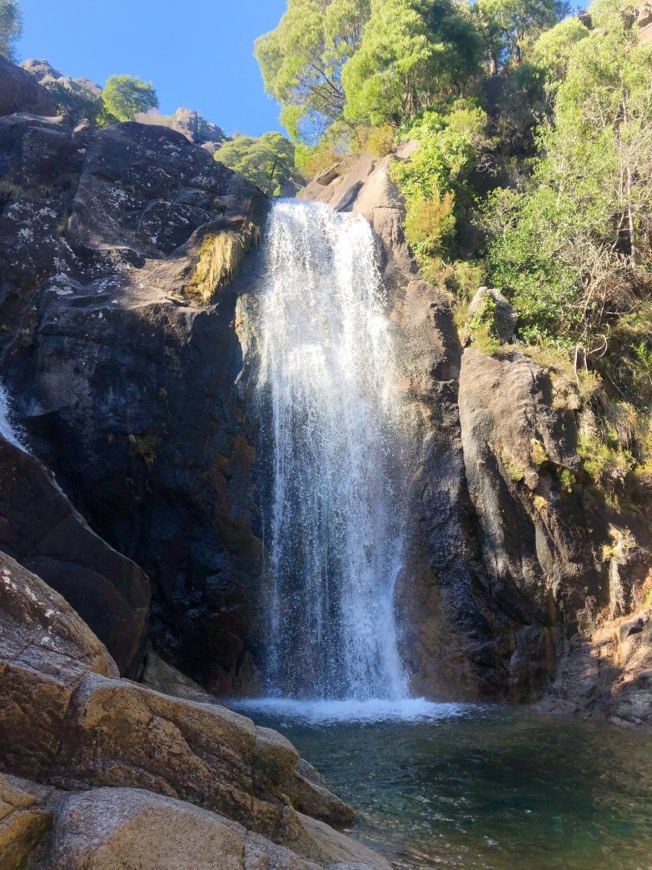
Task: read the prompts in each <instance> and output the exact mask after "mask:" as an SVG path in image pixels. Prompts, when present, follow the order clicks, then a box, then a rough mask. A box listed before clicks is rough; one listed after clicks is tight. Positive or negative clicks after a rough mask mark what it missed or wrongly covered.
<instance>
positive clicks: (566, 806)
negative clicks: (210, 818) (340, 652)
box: [242, 701, 652, 870]
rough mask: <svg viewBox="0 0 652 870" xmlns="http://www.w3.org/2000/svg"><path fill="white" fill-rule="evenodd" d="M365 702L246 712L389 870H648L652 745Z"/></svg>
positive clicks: (592, 728) (445, 708)
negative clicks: (344, 814)
mask: <svg viewBox="0 0 652 870" xmlns="http://www.w3.org/2000/svg"><path fill="white" fill-rule="evenodd" d="M374 703H375V702H367V703H366V704H362V705H357V706H356V705H353V707H351V706H349V708H348V709H345V708H344V707H343V706H342V704H344V705H346V704H349V705H350V704H351V702H342V703H340V704H339V706H338V705H335V706H333V705H332V704H329V703H327V702H314V703H312V704H308V705H301V704H297V703H295V702H281V704H279V703H278V702H270V701H267V702H262V704H261V703H259V704H258V705H257V706H256V709H252V708H251V707H248V708H245V709H243V710H242V712H245V713H246V714H247V715H250V716H253V718H254V719H255V720H256V721H257V722H258V723H259V724H265V725H269V726H271V727H274V728H277V729H278V730H279V731H281V732H282V733H283V734H285V735H286V736H287V737H288V738H289V739H290V740H291V741H292V742H293V743H294V744H295V745H296V746H297V748H298V749H299V751H300V752H301V753H302V754H303V756H304V757H305V758H307V759H308V760H309V761H310V762H312V763H313V764H314V765H315V766H316V767H317V768H318V769H319V770H320V771H321V772H322V773H323V774H324V775H325V776H326V778H327V780H328V782H329V785H330V787H331V788H332V789H333V790H334V791H336V792H337V793H338V794H339V795H340V796H341V797H343V798H344V799H345V800H347V801H349V802H350V803H352V804H353V805H354V806H356V807H357V808H358V809H359V810H360V811H361V815H360V818H359V819H358V821H357V822H356V823H355V826H354V827H353V828H352V829H351V831H352V833H354V834H355V836H356V837H358V838H359V839H362V840H363V841H364V842H366V843H367V844H368V845H370V846H372V847H373V848H375V849H376V850H377V851H380V852H382V853H383V854H385V855H386V856H387V858H388V859H389V860H390V861H391V862H392V863H393V864H394V866H395V867H397V868H429V867H435V868H436V867H455V868H457V867H464V868H500V870H503V868H518V870H539V868H548V867H555V868H557V867H558V868H569V870H602V868H604V870H619V868H623V870H634V868H641V870H649V868H651V867H652V736H650V735H646V734H644V733H642V732H637V731H627V730H622V729H619V728H615V727H613V726H609V725H604V724H601V723H596V722H584V721H581V720H579V719H565V718H559V717H547V716H539V715H535V714H532V713H529V712H523V711H518V710H516V711H515V710H509V709H505V708H500V707H474V706H462V705H427V704H426V703H425V702H417V701H410V702H403V703H407V704H408V705H411V706H409V707H406V708H405V709H404V710H403V713H402V714H401V711H400V709H399V707H400V705H398V706H397V705H394V706H393V707H392V705H391V704H390V705H388V704H387V702H381V705H382V704H385V705H386V706H385V708H384V709H382V707H381V708H379V709H376V710H375V711H374V710H373V709H372V708H373V704H374ZM424 705H425V706H424ZM428 708H430V710H429V709H428ZM347 716H348V718H347ZM351 717H352V718H351Z"/></svg>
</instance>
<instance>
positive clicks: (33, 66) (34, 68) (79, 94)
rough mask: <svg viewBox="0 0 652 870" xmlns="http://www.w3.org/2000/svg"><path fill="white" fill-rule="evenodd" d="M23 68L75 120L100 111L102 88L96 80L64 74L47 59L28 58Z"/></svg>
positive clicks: (95, 114)
mask: <svg viewBox="0 0 652 870" xmlns="http://www.w3.org/2000/svg"><path fill="white" fill-rule="evenodd" d="M23 69H24V70H26V72H28V73H29V74H30V75H31V76H33V77H34V78H35V79H36V81H37V82H38V83H39V84H40V85H41V86H42V87H43V88H44V89H45V90H46V91H47V92H48V93H49V94H50V97H51V99H52V101H53V102H54V104H55V106H56V107H57V108H58V109H59V110H63V111H64V112H68V113H69V114H70V115H71V117H72V118H74V119H75V120H77V121H79V120H81V119H83V118H95V117H96V116H97V114H98V112H99V111H100V109H101V99H102V88H101V87H100V86H99V85H96V84H95V82H92V81H90V80H89V79H79V78H76V79H74V78H71V77H70V76H64V75H62V73H60V72H59V71H58V70H56V69H55V68H54V67H53V66H52V65H51V64H50V63H48V61H47V60H26V61H25V63H24V64H23ZM34 114H40V113H34ZM52 114H55V113H54V112H53V113H52Z"/></svg>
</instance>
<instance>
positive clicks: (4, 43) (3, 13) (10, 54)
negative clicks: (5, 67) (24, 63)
mask: <svg viewBox="0 0 652 870" xmlns="http://www.w3.org/2000/svg"><path fill="white" fill-rule="evenodd" d="M22 32H23V13H22V10H21V8H20V3H19V2H18V0H0V54H2V55H4V56H5V57H7V58H9V60H15V59H16V56H15V51H14V50H15V46H16V43H17V42H18V40H19V39H20V35H21V33H22Z"/></svg>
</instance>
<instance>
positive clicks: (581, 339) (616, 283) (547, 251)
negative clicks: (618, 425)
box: [489, 4, 652, 354]
mask: <svg viewBox="0 0 652 870" xmlns="http://www.w3.org/2000/svg"><path fill="white" fill-rule="evenodd" d="M606 7H607V4H603V8H605V9H606V12H605V14H607V13H608V12H609V10H608V8H606ZM611 8H612V9H613V4H611ZM591 11H592V13H593V12H594V8H593V7H592V9H591ZM599 11H600V10H598V12H599ZM607 25H608V26H601V27H599V29H598V28H597V27H596V29H595V30H593V31H591V32H590V33H589V34H588V35H587V36H585V37H584V38H582V39H581V40H579V41H577V42H576V43H575V45H574V46H573V47H572V49H571V50H570V51H569V54H568V61H567V74H566V78H565V79H564V80H563V82H562V83H561V84H560V85H559V87H558V90H557V96H556V102H555V113H554V118H553V123H546V124H544V126H543V129H542V132H541V136H540V153H541V155H542V156H541V158H540V159H539V161H538V162H537V164H536V167H535V172H534V175H533V178H532V181H531V183H530V185H529V187H528V188H527V189H526V190H525V191H523V192H522V193H520V194H514V193H511V192H506V191H502V192H499V193H497V194H496V195H494V198H493V202H492V208H491V209H490V215H491V220H493V221H494V225H493V227H492V229H493V231H494V236H495V239H494V242H493V244H492V246H491V249H490V252H489V255H490V262H491V264H492V270H493V271H492V276H491V277H492V281H493V282H494V283H496V285H497V286H500V287H501V288H502V289H504V290H505V292H506V293H507V294H508V295H509V296H510V297H511V298H512V299H513V301H514V302H515V304H516V307H517V309H518V311H519V322H520V331H521V335H522V337H524V338H525V339H526V340H528V341H537V340H538V339H541V338H542V339H544V340H546V341H552V342H557V343H559V344H562V345H563V344H566V345H571V346H572V345H576V346H581V347H582V348H583V349H584V353H586V354H591V352H595V353H596V354H599V353H604V351H605V349H606V347H607V341H608V335H609V332H610V328H611V324H612V323H613V322H614V320H615V319H616V318H617V317H618V316H619V315H621V314H623V313H624V312H629V311H632V310H634V309H635V308H636V306H637V305H638V304H639V301H640V299H641V298H643V297H644V296H645V295H646V294H649V292H650V290H651V289H652V287H651V281H650V277H649V276H650V272H651V271H652V253H651V252H650V248H649V239H650V230H651V229H652V227H651V226H650V211H651V210H652V182H651V180H650V179H652V94H651V93H650V86H649V84H650V81H652V48H651V47H650V46H642V45H640V44H639V42H638V39H637V34H636V32H633V31H631V30H627V29H626V27H625V26H624V23H623V20H622V19H621V18H620V16H618V15H612V16H610V17H609V20H608V22H607Z"/></svg>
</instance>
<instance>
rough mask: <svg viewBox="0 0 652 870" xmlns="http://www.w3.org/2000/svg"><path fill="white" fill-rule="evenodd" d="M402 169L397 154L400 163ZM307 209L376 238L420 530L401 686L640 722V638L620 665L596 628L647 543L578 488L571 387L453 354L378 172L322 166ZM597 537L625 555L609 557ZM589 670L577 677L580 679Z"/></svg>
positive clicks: (639, 570) (505, 313)
mask: <svg viewBox="0 0 652 870" xmlns="http://www.w3.org/2000/svg"><path fill="white" fill-rule="evenodd" d="M409 156H410V148H409V147H407V148H404V149H402V150H399V152H397V157H398V159H409ZM304 195H305V196H306V197H308V198H312V199H316V200H319V201H322V202H328V203H330V204H331V205H333V207H335V208H337V209H340V210H343V211H354V212H358V213H361V214H363V215H365V217H367V218H368V219H369V221H370V222H371V224H372V227H373V228H374V230H375V232H376V234H377V237H378V245H379V252H380V259H381V263H382V266H383V278H384V283H385V286H386V288H387V291H388V300H389V306H390V311H391V317H392V319H393V320H394V322H395V329H396V341H397V344H398V346H399V347H400V348H401V357H402V361H403V364H404V368H405V371H404V383H405V394H406V401H407V408H408V413H407V415H406V418H407V422H408V425H409V426H410V428H411V433H412V438H413V440H414V443H415V444H416V445H419V447H418V450H417V451H415V455H414V458H413V477H412V479H413V488H414V495H413V507H412V515H413V516H417V517H418V520H419V522H418V528H417V529H416V530H415V531H414V539H413V548H412V552H411V553H410V555H409V557H408V564H409V565H410V571H409V572H407V573H408V576H407V577H406V578H405V580H404V581H403V585H402V588H400V589H399V591H398V596H397V597H398V606H399V608H400V609H401V610H402V615H403V619H402V622H403V624H404V625H406V626H408V629H407V631H406V634H405V637H404V638H403V649H404V657H405V659H406V660H407V663H408V665H409V667H410V669H411V671H412V686H413V689H416V690H417V691H419V692H425V693H427V694H430V695H434V696H435V697H440V698H441V697H449V696H452V697H460V696H461V695H464V694H465V695H466V696H467V697H471V698H473V697H491V696H493V697H504V698H509V699H512V700H519V701H526V700H531V699H533V698H537V697H541V696H542V695H544V694H545V693H546V691H547V690H548V688H549V687H550V686H551V685H553V686H554V687H553V696H552V699H551V701H550V704H551V705H552V706H553V707H554V706H555V705H557V706H563V704H562V701H563V702H564V703H566V699H568V703H567V706H568V707H569V708H572V709H583V710H589V711H593V712H601V713H605V712H607V713H608V715H612V716H614V717H616V718H622V719H628V720H629V721H636V722H637V723H639V724H640V723H641V722H644V721H646V720H649V712H647V707H646V703H647V701H646V702H644V701H643V700H642V699H643V698H644V695H645V691H646V689H645V686H646V685H647V683H646V680H647V675H646V668H647V667H648V665H647V664H646V662H647V661H648V657H649V655H650V647H649V640H648V639H647V635H646V634H645V632H644V631H642V632H641V633H640V634H639V635H637V639H636V644H637V647H636V651H634V652H632V651H631V650H629V648H628V649H627V650H624V649H621V648H620V647H619V646H618V645H617V644H616V646H614V644H615V641H613V638H614V637H615V636H617V633H618V631H619V629H618V628H617V626H616V624H615V623H613V622H607V623H606V624H605V628H604V629H603V630H602V631H603V633H602V634H600V632H599V631H598V632H597V634H596V630H595V628H594V627H595V625H597V624H598V623H599V622H600V621H601V620H602V621H604V620H605V619H606V620H610V619H611V620H613V619H614V618H615V619H617V618H619V617H622V616H624V615H625V614H627V613H630V612H631V611H632V609H635V608H636V607H637V606H640V602H641V601H642V596H643V592H642V590H644V588H647V587H645V586H644V583H645V578H646V576H647V572H648V570H649V568H650V549H651V545H652V541H651V540H650V534H649V530H648V528H647V524H646V521H645V519H643V518H642V516H641V515H640V513H637V512H636V511H632V510H627V509H623V508H620V509H618V508H613V507H609V505H607V504H605V502H604V499H603V498H601V497H600V496H599V494H597V493H595V492H594V491H593V490H592V489H591V487H590V486H589V485H588V483H587V481H586V479H584V478H583V471H582V463H581V461H580V458H579V456H578V455H577V446H578V425H579V421H578V413H577V412H578V408H579V398H578V395H577V390H576V387H575V384H574V382H572V383H571V382H568V380H567V379H566V381H564V379H563V378H560V377H557V376H555V377H553V375H552V373H551V372H550V371H548V370H546V369H545V368H543V367H542V366H540V365H538V364H537V363H535V362H534V361H533V360H531V359H530V358H528V357H526V356H525V355H524V354H522V353H520V352H519V351H518V350H516V348H511V349H510V348H508V347H504V348H503V349H501V351H500V352H499V353H498V354H497V355H496V357H495V358H494V357H491V356H487V355H485V354H484V353H480V352H479V351H478V350H476V349H474V348H472V347H467V348H466V350H463V349H462V347H461V346H460V342H459V340H458V337H457V334H456V330H455V328H454V326H453V322H452V311H451V302H450V299H449V296H448V294H446V293H444V292H442V291H440V290H438V289H437V288H434V287H432V286H430V285H428V284H426V283H425V282H424V281H423V280H421V278H420V275H419V273H418V268H417V265H416V263H415V261H414V259H413V258H412V256H411V253H410V251H409V248H408V247H407V245H406V243H405V239H404V235H403V229H402V225H403V218H404V207H403V204H402V201H401V198H400V196H399V195H398V191H397V190H396V188H395V187H394V185H393V184H392V182H391V179H390V175H389V171H388V166H387V160H383V161H380V162H377V161H373V160H372V159H371V158H368V157H367V158H362V159H361V160H359V161H358V162H357V163H356V164H355V165H353V166H352V167H350V168H349V169H348V171H344V172H343V170H342V168H341V167H339V166H334V167H332V168H331V169H330V170H329V171H328V172H327V173H326V174H324V175H323V177H319V178H318V179H316V180H315V182H313V183H312V184H311V185H309V186H308V188H307V189H306V191H305V193H304ZM487 304H488V305H490V306H491V309H490V312H489V313H490V315H491V327H492V330H493V331H495V333H496V334H497V337H498V339H499V340H500V341H501V342H503V343H508V342H510V341H511V340H512V338H513V333H514V325H515V317H514V312H513V310H512V309H511V307H510V306H509V303H508V302H507V300H505V299H504V297H503V296H502V294H500V292H499V291H497V290H494V289H489V288H480V290H479V291H478V293H477V294H476V297H475V299H474V300H473V302H472V306H471V309H472V310H471V317H472V316H473V313H475V314H477V315H478V316H479V317H481V316H482V314H483V308H484V307H486V306H487ZM610 540H611V541H612V542H613V541H616V544H617V542H619V541H621V542H625V543H624V544H623V545H622V546H619V545H618V544H617V545H616V546H615V547H610V548H606V549H607V550H609V552H610V555H609V558H608V559H606V560H605V558H604V555H603V554H604V552H605V544H606V543H608V542H609V541H610ZM637 624H638V623H637ZM605 632H606V634H605ZM605 637H608V638H611V640H608V641H607V640H605ZM596 649H598V650H602V652H601V653H600V654H599V655H597V654H596ZM589 660H590V661H592V662H594V666H593V668H592V669H589V670H588V671H587V672H588V673H589V674H590V677H588V678H587V679H586V680H584V681H582V680H577V676H578V672H579V671H580V670H581V669H582V668H583V667H584V668H585V669H586V663H587V661H589ZM596 661H602V662H603V664H602V665H597V664H595V662H596ZM614 661H621V663H622V662H624V663H625V664H624V666H623V667H622V669H619V668H615V667H612V665H611V663H612V662H614ZM574 681H576V682H577V684H578V685H580V684H583V685H584V686H585V689H586V692H587V693H588V694H587V695H585V696H583V697H580V696H578V695H577V692H576V690H575V689H574V688H573V685H574ZM641 681H642V682H641ZM615 709H618V710H621V711H623V710H624V711H625V713H609V711H611V710H615ZM627 711H629V713H627ZM632 711H635V712H632Z"/></svg>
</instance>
